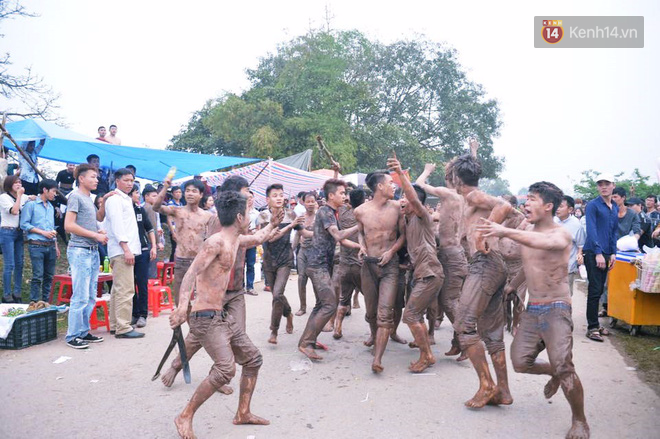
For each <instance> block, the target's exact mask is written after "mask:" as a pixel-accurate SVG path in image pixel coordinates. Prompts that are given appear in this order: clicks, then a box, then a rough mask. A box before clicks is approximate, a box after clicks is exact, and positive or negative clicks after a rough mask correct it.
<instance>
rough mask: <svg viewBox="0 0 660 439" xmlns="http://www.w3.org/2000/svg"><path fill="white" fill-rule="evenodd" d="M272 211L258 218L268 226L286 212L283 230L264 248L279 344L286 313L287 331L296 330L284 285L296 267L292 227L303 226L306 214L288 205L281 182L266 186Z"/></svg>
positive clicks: (272, 322) (273, 338) (272, 332)
mask: <svg viewBox="0 0 660 439" xmlns="http://www.w3.org/2000/svg"><path fill="white" fill-rule="evenodd" d="M266 202H267V203H268V210H264V211H263V212H261V214H260V215H259V218H257V226H258V227H264V226H266V225H268V224H269V223H270V218H271V216H273V215H275V216H277V215H279V214H280V212H283V214H284V219H283V220H282V223H280V225H279V227H280V229H279V230H278V231H277V232H276V233H275V234H274V235H273V236H271V237H270V238H269V239H268V245H267V246H266V248H265V249H264V256H263V258H264V259H263V260H264V275H265V276H266V283H267V284H268V285H270V286H271V291H272V293H273V304H272V311H271V317H270V338H269V339H268V343H271V344H277V331H278V330H279V328H280V322H281V321H282V316H284V317H285V318H286V332H287V333H288V334H291V333H293V313H292V312H291V305H289V301H288V300H287V299H286V296H285V295H284V288H286V283H287V281H288V280H289V274H290V273H291V268H293V249H292V248H291V230H293V228H294V227H297V226H299V225H300V224H302V223H303V221H304V220H305V217H302V216H299V217H297V218H296V217H295V215H294V213H293V211H291V210H289V209H285V208H284V188H283V187H282V185H281V184H279V183H275V184H271V185H270V186H268V187H267V188H266Z"/></svg>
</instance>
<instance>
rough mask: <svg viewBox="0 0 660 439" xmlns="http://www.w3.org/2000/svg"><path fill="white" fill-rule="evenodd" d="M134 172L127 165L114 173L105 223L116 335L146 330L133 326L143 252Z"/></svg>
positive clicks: (133, 334)
mask: <svg viewBox="0 0 660 439" xmlns="http://www.w3.org/2000/svg"><path fill="white" fill-rule="evenodd" d="M133 180H134V177H133V173H132V172H131V171H130V170H129V169H126V168H121V169H118V170H117V171H116V172H115V183H116V184H117V191H116V193H117V195H116V196H114V197H112V198H111V199H109V200H108V202H107V204H106V218H105V222H106V225H107V227H108V257H109V258H110V266H111V267H112V274H113V279H112V291H111V296H110V333H111V334H112V333H113V332H114V334H115V337H117V338H140V337H144V333H142V332H137V331H135V330H134V329H133V327H132V326H131V315H132V313H133V296H134V295H135V278H134V271H133V268H134V265H135V256H138V255H140V254H142V246H141V245H140V236H139V234H138V225H137V220H136V219H135V211H134V210H133V200H131V197H130V196H129V195H128V194H129V193H130V192H131V191H132V189H133Z"/></svg>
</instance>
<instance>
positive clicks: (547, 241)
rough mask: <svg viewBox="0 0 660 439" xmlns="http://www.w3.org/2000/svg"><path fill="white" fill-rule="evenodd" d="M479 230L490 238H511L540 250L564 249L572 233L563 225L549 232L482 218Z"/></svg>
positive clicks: (569, 241)
mask: <svg viewBox="0 0 660 439" xmlns="http://www.w3.org/2000/svg"><path fill="white" fill-rule="evenodd" d="M477 231H479V232H481V233H483V236H485V237H486V238H489V237H491V236H495V237H498V238H509V239H511V240H513V241H516V242H518V243H520V244H522V245H524V246H526V247H531V248H535V249H539V250H562V249H565V248H566V247H568V246H570V245H571V242H572V238H571V235H570V234H569V233H568V232H567V231H566V230H565V229H564V228H561V227H557V228H556V229H554V230H552V231H551V232H549V233H541V232H535V231H533V230H521V229H510V228H507V227H504V226H503V225H501V224H497V223H496V222H494V221H490V220H487V219H485V218H481V220H480V223H479V224H478V225H477Z"/></svg>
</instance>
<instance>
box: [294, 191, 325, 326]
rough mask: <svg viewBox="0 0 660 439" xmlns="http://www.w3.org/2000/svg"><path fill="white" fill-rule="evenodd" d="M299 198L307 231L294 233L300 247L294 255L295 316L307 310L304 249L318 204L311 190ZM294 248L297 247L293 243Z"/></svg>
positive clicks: (312, 227) (312, 226) (307, 243)
mask: <svg viewBox="0 0 660 439" xmlns="http://www.w3.org/2000/svg"><path fill="white" fill-rule="evenodd" d="M300 199H301V203H302V204H303V206H304V209H305V211H304V213H303V215H302V216H303V218H304V221H303V224H302V228H303V230H305V231H307V232H309V233H308V234H306V235H305V236H303V233H304V232H303V231H302V230H301V231H300V233H297V234H296V240H297V241H298V242H300V248H299V249H298V254H297V255H296V263H297V267H298V297H299V299H300V309H298V311H297V312H296V315H297V316H302V315H304V314H305V313H306V312H307V280H308V279H309V278H308V277H307V274H305V269H306V268H307V256H306V254H305V251H306V249H307V248H309V247H310V246H311V245H312V235H313V230H314V221H315V220H316V209H318V207H319V205H318V204H317V203H316V195H315V194H314V193H313V192H305V193H304V194H303V195H302V197H301V198H300ZM293 247H294V248H295V247H298V246H297V245H296V243H294V246H293Z"/></svg>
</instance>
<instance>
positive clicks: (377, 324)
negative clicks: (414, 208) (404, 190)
mask: <svg viewBox="0 0 660 439" xmlns="http://www.w3.org/2000/svg"><path fill="white" fill-rule="evenodd" d="M365 181H366V183H367V186H368V187H369V189H371V191H372V192H373V194H374V195H373V199H372V200H371V201H369V202H367V203H364V204H363V205H362V206H360V207H358V208H357V209H355V219H356V220H357V222H358V230H359V231H360V234H359V241H360V246H361V247H362V248H363V249H362V250H361V251H360V252H361V254H362V255H363V262H362V273H361V278H362V294H364V302H365V307H366V313H365V319H366V320H367V322H368V323H369V328H370V330H371V336H370V338H369V339H368V340H367V341H365V342H364V344H365V346H374V345H375V347H374V360H373V363H372V365H371V370H372V371H373V372H375V373H380V372H382V371H383V365H382V359H383V354H384V353H385V347H386V346H387V340H388V339H389V337H390V333H391V331H392V328H394V305H395V301H396V296H397V292H398V278H399V257H398V255H397V251H399V249H401V247H402V246H403V244H404V242H405V231H404V221H403V215H402V213H401V206H400V205H399V203H398V202H397V201H394V199H393V198H394V188H393V187H392V177H390V175H389V174H388V173H386V172H383V171H376V172H372V173H370V174H368V175H367V178H366V180H365Z"/></svg>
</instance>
